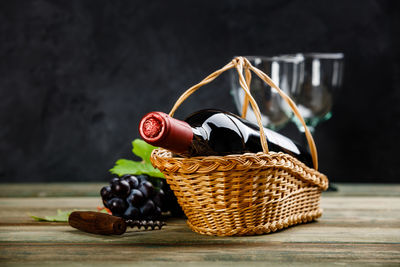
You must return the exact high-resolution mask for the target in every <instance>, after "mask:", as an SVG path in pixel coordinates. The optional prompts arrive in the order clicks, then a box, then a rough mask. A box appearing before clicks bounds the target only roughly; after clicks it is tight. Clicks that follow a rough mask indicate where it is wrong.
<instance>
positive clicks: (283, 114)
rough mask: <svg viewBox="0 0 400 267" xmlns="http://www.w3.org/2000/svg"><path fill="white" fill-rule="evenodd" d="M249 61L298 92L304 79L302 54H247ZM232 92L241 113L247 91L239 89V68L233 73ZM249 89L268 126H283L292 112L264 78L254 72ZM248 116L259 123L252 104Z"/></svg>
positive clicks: (264, 123) (289, 89) (276, 80)
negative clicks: (268, 55) (265, 55)
mask: <svg viewBox="0 0 400 267" xmlns="http://www.w3.org/2000/svg"><path fill="white" fill-rule="evenodd" d="M246 58H247V59H248V60H249V61H250V63H251V64H252V65H253V66H255V67H256V68H258V69H260V70H261V71H263V72H264V73H266V74H267V75H268V76H270V77H271V79H272V80H273V81H274V83H275V84H276V85H278V86H279V87H280V88H281V89H282V90H283V91H284V92H286V93H287V94H290V92H293V91H298V90H299V88H298V87H299V86H300V85H301V84H302V78H303V74H302V72H303V70H304V67H303V66H302V64H303V57H302V56H301V55H288V56H279V57H278V56H276V57H261V56H250V57H246ZM231 74H232V75H231V93H232V96H233V98H234V100H235V104H236V107H237V109H238V110H239V112H241V111H242V107H243V105H244V92H243V90H242V89H241V88H240V85H239V82H238V76H237V73H236V71H232V72H231ZM250 91H251V94H252V96H253V97H254V99H255V100H256V102H257V104H258V106H259V108H260V111H261V119H262V122H263V125H264V126H265V127H268V128H271V129H275V130H277V129H280V128H282V127H283V126H285V125H286V123H288V122H289V121H290V118H291V116H292V111H291V110H290V107H289V106H288V105H287V104H286V102H285V101H284V100H283V99H282V98H281V96H280V95H279V94H278V93H277V92H276V91H275V89H273V88H271V87H270V86H269V85H267V84H266V83H264V82H263V81H262V80H261V79H259V78H258V77H256V76H255V75H254V74H253V75H252V80H251V84H250ZM246 119H247V120H249V121H253V122H256V118H255V114H254V111H253V109H252V108H251V106H250V105H249V107H248V109H247V115H246Z"/></svg>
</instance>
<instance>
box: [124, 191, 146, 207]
mask: <svg viewBox="0 0 400 267" xmlns="http://www.w3.org/2000/svg"><path fill="white" fill-rule="evenodd" d="M144 200H145V197H144V195H143V193H142V192H141V191H139V190H137V189H133V190H132V191H131V193H130V195H129V196H128V198H127V199H126V201H127V202H128V203H129V204H130V205H132V206H134V207H140V205H142V203H143V202H144Z"/></svg>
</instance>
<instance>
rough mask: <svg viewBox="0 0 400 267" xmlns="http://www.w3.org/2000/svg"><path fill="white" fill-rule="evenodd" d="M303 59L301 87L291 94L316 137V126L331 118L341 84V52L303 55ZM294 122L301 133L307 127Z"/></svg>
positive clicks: (296, 121) (294, 118)
mask: <svg viewBox="0 0 400 267" xmlns="http://www.w3.org/2000/svg"><path fill="white" fill-rule="evenodd" d="M301 55H302V56H303V58H304V64H302V67H303V68H304V69H303V70H302V74H303V78H302V79H301V80H302V84H301V85H300V86H298V87H296V88H292V89H293V90H292V91H291V92H290V95H291V97H292V98H293V100H294V101H295V102H296V104H297V107H298V109H299V111H300V114H301V115H302V116H303V118H304V120H305V122H306V125H307V127H308V129H309V130H310V132H311V133H312V134H313V133H314V131H315V127H316V126H317V125H318V124H319V123H320V122H322V121H325V120H328V119H329V118H331V116H332V113H331V109H332V104H333V97H334V93H335V92H336V91H337V90H338V89H339V88H340V87H341V85H342V77H343V67H344V66H343V65H344V63H343V59H344V55H343V54H342V53H309V54H301ZM292 120H293V122H294V123H295V124H296V125H297V127H298V128H299V130H300V131H301V132H304V127H303V125H302V124H301V123H300V121H299V120H298V119H297V118H296V117H294V116H293V117H292Z"/></svg>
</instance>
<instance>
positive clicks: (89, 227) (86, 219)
mask: <svg viewBox="0 0 400 267" xmlns="http://www.w3.org/2000/svg"><path fill="white" fill-rule="evenodd" d="M68 223H69V225H70V226H72V227H74V228H76V229H78V230H81V231H84V232H87V233H92V234H100V235H122V234H123V233H125V232H126V228H127V226H129V227H131V228H135V227H137V228H138V229H140V228H141V227H143V228H144V229H145V230H147V229H149V228H150V229H151V230H155V229H156V228H158V229H159V230H161V228H162V227H163V226H165V225H166V223H165V222H164V221H158V220H155V221H153V220H125V219H123V218H120V217H117V216H112V215H109V214H106V213H101V212H94V211H74V212H72V213H71V214H70V216H69V218H68Z"/></svg>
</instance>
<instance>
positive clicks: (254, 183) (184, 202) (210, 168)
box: [151, 57, 328, 236]
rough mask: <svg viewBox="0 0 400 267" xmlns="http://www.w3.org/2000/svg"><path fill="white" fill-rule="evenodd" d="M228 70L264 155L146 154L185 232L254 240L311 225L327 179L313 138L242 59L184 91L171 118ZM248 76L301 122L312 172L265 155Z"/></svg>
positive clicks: (280, 156) (286, 157)
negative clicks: (178, 212)
mask: <svg viewBox="0 0 400 267" xmlns="http://www.w3.org/2000/svg"><path fill="white" fill-rule="evenodd" d="M231 68H236V69H237V71H238V74H239V82H240V84H241V86H242V88H243V90H244V91H245V93H246V98H245V105H244V106H245V107H244V109H243V112H242V116H245V111H246V110H247V104H248V102H250V104H251V105H252V108H253V110H254V112H255V114H256V117H257V121H258V125H259V126H260V135H261V138H260V141H261V143H262V145H263V152H259V153H246V154H241V155H228V156H207V157H192V158H181V157H173V156H172V153H171V152H169V151H167V150H164V149H156V150H154V151H153V153H152V155H151V162H152V163H153V165H154V166H155V167H156V168H158V169H159V170H160V171H161V172H162V173H163V174H164V175H165V177H166V180H167V183H168V184H169V185H170V186H171V189H172V190H173V191H174V194H175V196H176V197H177V199H178V202H179V204H180V205H181V207H182V209H183V211H184V212H185V214H186V216H187V217H188V221H187V223H188V225H189V227H190V228H191V229H192V230H193V231H195V232H197V233H201V234H207V235H217V236H231V235H256V234H265V233H270V232H274V231H277V230H280V229H283V228H287V227H289V226H291V225H296V224H299V223H306V222H310V221H312V220H315V219H316V218H318V217H320V216H321V215H322V210H321V209H320V207H319V201H320V196H321V192H322V191H323V190H325V189H326V188H327V187H328V179H327V177H326V176H325V175H323V174H321V173H320V172H318V171H317V169H318V158H317V150H316V147H315V143H314V141H313V138H312V136H311V134H310V132H309V131H308V129H307V127H306V125H305V123H304V120H303V118H302V117H301V115H300V113H299V112H298V110H297V108H296V106H295V104H294V103H293V101H292V100H291V99H290V98H289V97H288V96H287V95H286V94H285V93H283V92H282V91H281V90H280V89H279V88H278V87H277V86H276V85H275V84H274V83H273V82H272V80H271V79H270V78H269V77H268V76H267V75H266V74H265V73H263V72H262V71H260V70H259V69H257V68H255V67H254V66H252V65H251V64H250V62H249V61H248V60H247V59H246V58H243V57H237V58H235V59H233V60H232V61H231V62H230V63H229V64H227V65H226V66H225V67H223V68H222V69H220V70H218V71H216V72H214V73H213V74H211V75H210V76H208V77H207V78H205V79H204V80H203V81H202V82H200V83H199V84H197V85H195V86H193V87H191V88H190V89H188V90H187V91H186V92H185V93H184V94H183V95H182V96H181V97H180V98H179V99H178V100H177V102H176V103H175V106H174V107H173V108H172V110H171V112H170V115H171V116H173V114H174V112H175V111H176V109H177V108H178V107H179V105H180V104H181V103H182V102H183V101H184V100H185V99H186V98H187V97H188V96H190V95H191V94H192V93H193V92H194V91H196V90H197V89H198V88H200V87H201V86H202V85H205V84H207V83H209V82H211V81H212V80H214V79H215V78H216V77H218V76H219V75H220V74H221V73H222V72H224V71H226V70H228V69H231ZM250 71H253V72H254V73H255V74H256V75H257V76H259V77H260V78H261V79H262V80H264V81H265V82H266V83H267V84H269V85H270V86H271V87H273V88H275V89H276V90H277V91H278V92H279V94H280V95H281V96H282V97H283V98H284V99H285V100H286V101H287V102H288V104H289V106H291V108H292V110H293V112H294V113H295V115H296V116H297V117H298V118H299V119H300V121H302V123H303V125H304V127H305V129H306V137H307V140H308V143H309V146H310V150H311V154H312V157H313V163H314V169H313V168H310V167H307V166H306V165H305V164H303V163H302V162H300V161H299V160H297V159H296V158H294V157H292V156H290V155H288V154H285V153H282V152H280V153H275V152H269V151H268V146H267V142H266V139H265V136H264V132H263V131H261V129H262V124H261V116H260V111H259V109H258V106H257V104H256V102H255V101H254V99H253V97H252V96H251V95H250V89H249V85H250V81H251V74H250ZM243 72H244V73H245V77H244V76H243Z"/></svg>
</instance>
